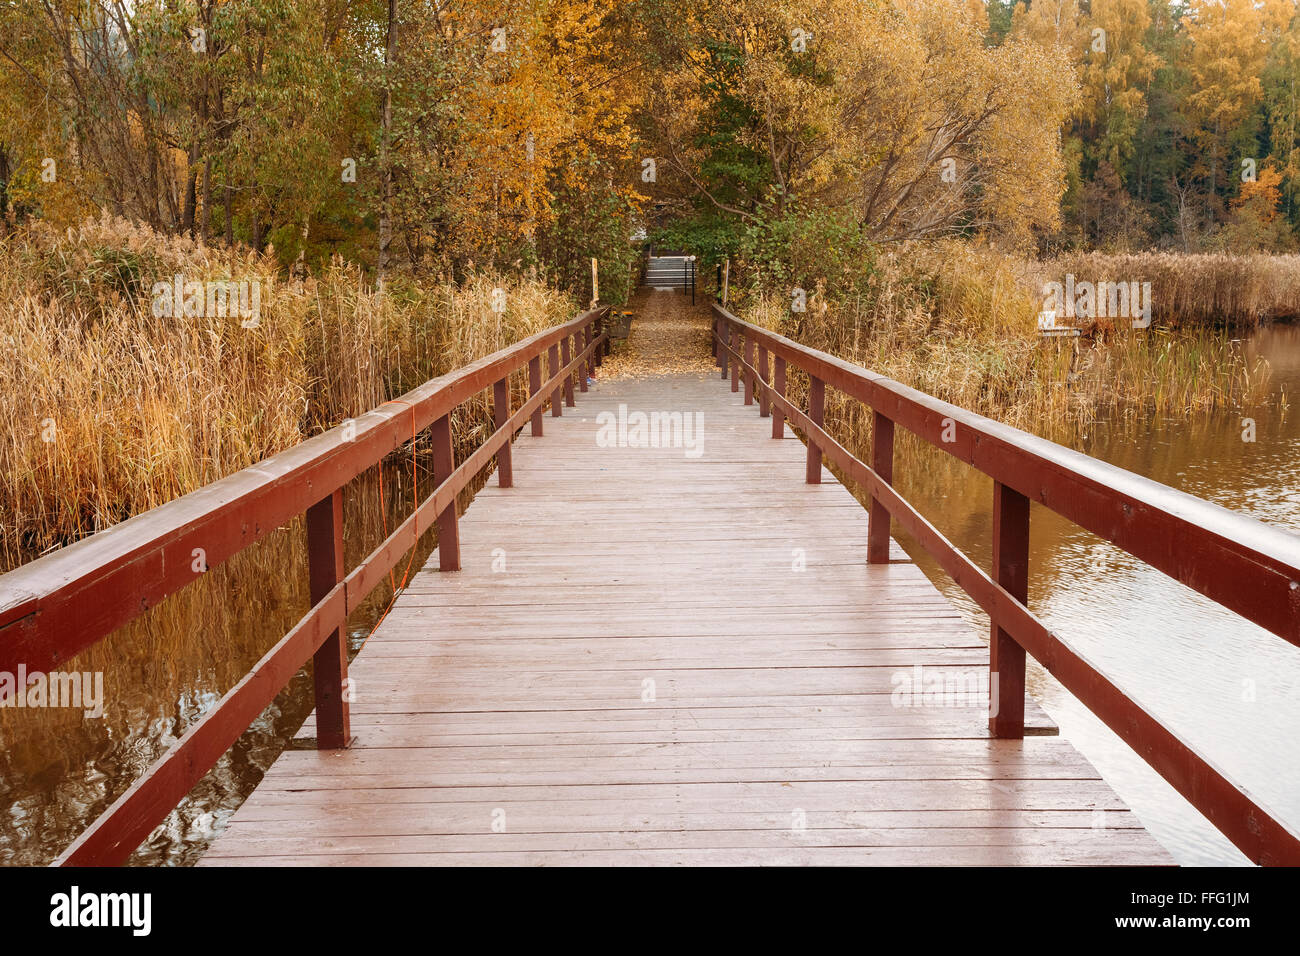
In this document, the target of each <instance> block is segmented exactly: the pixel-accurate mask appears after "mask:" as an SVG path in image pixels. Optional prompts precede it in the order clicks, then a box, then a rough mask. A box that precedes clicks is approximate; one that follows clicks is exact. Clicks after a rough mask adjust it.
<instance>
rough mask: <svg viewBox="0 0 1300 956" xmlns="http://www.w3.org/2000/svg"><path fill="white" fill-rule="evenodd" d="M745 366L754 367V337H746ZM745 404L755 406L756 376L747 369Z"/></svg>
mask: <svg viewBox="0 0 1300 956" xmlns="http://www.w3.org/2000/svg"><path fill="white" fill-rule="evenodd" d="M745 364H746V365H748V366H749V367H750V368H753V367H754V337H753V336H752V335H746V336H745ZM745 404H746V405H753V404H754V374H753V373H752V372H751V371H750V370H749V369H748V368H747V369H745Z"/></svg>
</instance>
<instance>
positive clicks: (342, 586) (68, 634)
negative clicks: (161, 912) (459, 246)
mask: <svg viewBox="0 0 1300 956" xmlns="http://www.w3.org/2000/svg"><path fill="white" fill-rule="evenodd" d="M608 313H609V309H608V308H607V307H606V308H601V309H594V310H591V311H588V312H584V313H582V314H580V315H579V316H577V317H576V318H574V319H572V320H570V321H569V322H566V323H564V324H562V325H558V326H555V327H553V328H550V329H547V330H545V331H542V332H539V333H537V334H536V335H533V336H531V337H529V338H527V339H524V340H522V341H520V342H517V343H516V344H514V345H512V346H509V347H507V348H504V349H501V350H499V351H497V352H494V353H493V354H491V355H489V356H486V357H485V358H482V359H479V360H478V361H476V362H473V363H472V364H470V365H468V366H466V367H465V368H463V369H459V370H457V371H455V372H451V373H449V374H447V375H443V376H440V377H439V378H435V379H432V380H430V381H428V382H426V383H425V384H423V385H420V386H418V387H417V388H415V389H413V390H411V391H410V392H408V393H406V394H405V395H404V396H402V397H401V398H400V399H396V400H394V401H392V402H388V403H385V404H384V405H382V406H380V407H379V408H376V409H373V410H372V411H370V412H367V413H366V414H364V415H362V416H360V417H358V418H357V419H355V420H353V421H351V422H345V423H344V424H343V425H340V426H338V427H336V428H333V429H331V430H329V431H327V432H325V433H324V434H322V435H319V436H316V437H315V438H312V439H309V440H308V441H305V442H303V443H301V444H299V445H295V446H294V447H292V448H290V449H288V450H286V451H283V452H281V453H279V454H277V455H274V456H272V457H270V458H268V459H266V460H265V461H262V462H260V463H259V464H257V465H253V466H251V467H249V468H245V469H243V470H242V471H239V472H236V473H235V474H233V475H230V476H229V477H227V478H224V479H222V480H220V481H217V482H214V483H212V484H210V485H206V486H204V487H203V488H200V489H198V490H197V491H194V492H191V493H190V494H188V495H185V496H184V497H181V498H178V499H176V500H174V501H171V502H168V503H167V504H164V505H161V506H160V507H157V508H153V509H151V510H150V511H147V512H145V513H143V514H141V515H138V516H136V517H134V518H131V519H129V520H127V521H124V522H122V523H121V524H119V525H116V526H114V527H112V528H109V529H107V530H105V531H102V532H99V533H97V534H94V535H91V536H89V537H87V538H84V539H82V540H81V541H78V542H76V543H74V544H71V545H69V546H67V547H66V548H63V549H62V550H60V551H58V552H55V553H54V554H51V555H49V556H47V557H44V558H39V559H37V560H35V561H32V562H30V563H29V564H26V565H23V566H22V567H20V568H17V569H16V570H14V571H11V572H9V573H8V574H5V575H3V576H0V670H8V671H10V672H13V671H15V670H16V669H17V666H18V665H19V664H23V665H26V668H27V670H28V671H29V672H33V673H34V672H36V671H38V670H39V671H44V670H48V669H49V668H50V667H51V666H53V665H57V664H59V663H60V662H62V661H65V660H67V659H68V658H70V657H72V656H73V655H75V654H77V653H78V652H80V651H82V650H84V649H85V648H87V647H89V646H90V645H92V644H94V643H96V642H98V641H99V640H102V639H103V638H104V637H105V636H107V635H108V634H110V633H111V632H112V631H114V630H116V629H117V628H119V627H121V626H122V625H124V624H126V623H128V622H130V621H131V620H134V619H135V618H136V617H139V616H140V615H141V614H143V613H144V612H145V610H147V609H148V608H149V607H152V606H153V605H155V604H157V603H158V602H159V601H161V600H162V599H163V598H165V597H167V596H168V595H170V594H173V593H175V592H176V591H178V590H180V589H181V588H183V587H184V586H185V585H187V584H190V583H191V582H193V581H194V580H197V579H198V578H199V577H201V576H202V574H203V573H205V572H206V571H207V570H209V569H211V568H213V567H215V566H217V565H218V564H220V563H222V562H223V561H226V560H228V559H229V558H230V557H232V556H233V555H235V554H236V553H238V552H239V551H242V550H243V549H244V548H246V547H248V546H249V545H251V544H253V543H254V542H256V541H258V540H259V539H261V538H263V537H265V536H266V535H267V534H268V533H269V532H270V531H272V530H273V529H275V528H277V527H279V526H281V525H283V524H285V523H287V522H288V521H290V520H292V519H293V518H295V517H296V516H297V515H300V514H304V513H305V514H306V518H307V539H308V556H309V577H310V584H311V601H312V608H311V609H310V610H309V611H308V612H307V614H306V615H305V616H304V617H303V618H302V619H301V620H299V622H298V623H297V624H296V625H295V626H294V627H293V629H291V630H290V631H289V633H288V634H286V635H285V636H284V637H283V638H282V639H281V640H280V641H279V642H278V643H277V644H276V645H275V646H274V647H273V648H271V650H270V651H268V652H267V653H266V655H265V656H263V658H262V659H261V660H260V661H259V662H258V663H257V664H256V665H255V666H254V667H253V668H252V670H251V671H250V672H249V673H248V674H247V675H246V676H245V677H244V678H243V679H242V680H241V681H239V683H237V684H236V685H235V686H234V687H233V688H231V689H230V690H229V691H228V692H227V693H226V694H225V695H224V696H223V697H222V698H221V700H220V701H219V702H218V703H217V704H216V706H214V707H213V708H212V709H211V710H209V711H208V712H207V713H205V714H204V715H203V716H202V717H201V718H199V720H198V721H196V722H195V723H194V724H193V725H192V726H191V727H190V728H189V729H188V730H187V731H186V733H185V734H184V735H183V736H182V737H181V738H180V739H179V740H178V741H177V742H176V743H175V744H174V745H173V746H172V747H171V748H170V749H169V750H168V751H167V752H166V753H165V754H164V755H163V756H162V757H161V758H159V760H158V761H157V762H156V763H155V764H154V765H153V766H152V767H151V768H150V769H149V770H148V771H147V772H146V773H145V774H144V775H143V776H142V777H141V778H140V779H139V780H137V781H136V782H135V783H134V784H133V785H132V786H131V787H130V788H129V789H128V790H127V792H126V793H124V794H123V795H122V796H121V797H119V798H118V799H117V800H116V801H115V802H114V803H113V804H112V806H110V807H109V808H108V809H107V810H106V811H105V812H104V813H103V814H102V815H101V816H100V817H99V819H97V820H96V821H95V822H94V823H93V824H92V825H91V826H90V827H89V828H88V829H87V830H86V831H85V832H84V833H82V834H81V836H80V837H78V838H77V840H76V841H75V842H74V843H73V844H72V845H71V846H70V847H68V849H67V850H65V851H64V853H63V854H62V855H60V857H59V858H58V860H56V861H55V862H56V865H59V864H72V865H113V864H118V863H121V862H123V861H125V859H126V858H127V857H128V856H129V855H130V854H131V852H132V851H133V850H134V849H135V848H136V847H137V846H138V845H139V844H140V843H141V841H143V840H144V839H145V837H147V836H148V835H149V833H150V832H151V831H152V830H153V828H154V827H155V826H157V824H158V823H159V822H161V821H162V820H163V819H164V818H165V817H166V815H167V814H168V813H170V812H171V810H172V809H173V808H174V807H175V806H176V805H177V803H179V801H180V800H181V799H182V798H183V797H184V796H185V794H187V793H188V792H189V791H190V789H192V788H193V786H194V784H196V783H197V782H198V781H199V780H200V779H201V778H202V777H203V775H204V774H205V773H206V772H207V771H208V770H209V769H210V768H211V767H212V765H213V764H215V763H216V761H217V760H218V759H219V758H220V757H221V755H222V754H223V753H225V751H226V750H228V749H229V748H230V746H231V745H232V744H233V743H234V742H235V740H236V739H237V738H238V737H239V735H240V734H242V733H243V731H244V730H246V729H247V727H248V726H249V725H250V724H251V723H252V722H253V720H255V719H256V718H257V715H258V714H260V713H261V712H262V711H263V710H264V709H265V708H266V706H267V705H269V704H270V703H271V701H272V700H274V698H275V696H276V695H277V694H278V693H279V692H280V691H281V690H282V689H283V688H284V687H285V685H286V684H287V683H288V682H289V680H290V679H292V677H293V675H294V674H296V673H297V672H298V670H299V669H300V668H301V667H302V666H303V665H304V664H305V663H306V662H307V660H308V659H309V658H313V659H314V660H315V668H314V671H315V682H316V686H315V691H316V709H317V725H318V726H317V738H318V745H319V746H320V747H321V748H322V749H333V748H338V747H344V746H346V745H347V743H348V741H349V739H350V738H349V733H348V731H349V727H348V708H347V701H346V699H345V697H346V695H345V692H344V690H345V687H346V681H347V644H346V641H345V640H344V639H343V636H342V633H341V629H342V626H343V624H344V622H345V621H346V619H347V616H348V614H350V613H351V612H352V611H354V610H355V609H356V608H357V607H358V606H359V605H360V604H361V603H362V601H364V600H365V598H366V596H367V595H368V594H369V593H370V591H371V590H372V589H373V588H374V587H375V586H376V585H377V584H379V583H380V581H382V580H383V579H384V578H385V576H386V575H387V574H388V572H389V571H390V570H392V569H393V568H394V567H395V566H396V565H397V562H398V561H399V560H400V558H401V556H402V555H403V554H405V553H406V552H407V551H409V550H410V549H411V548H413V547H414V546H415V544H416V542H417V541H418V539H419V537H420V536H421V535H422V534H424V533H425V532H426V531H428V530H429V529H430V528H432V527H433V526H434V525H435V524H436V525H437V527H438V538H439V556H440V566H441V568H442V570H458V569H459V567H460V548H459V536H458V533H457V516H456V496H457V495H458V494H459V493H460V492H461V491H462V490H463V489H464V488H465V487H467V486H468V484H469V483H470V482H471V481H472V480H473V478H474V476H475V475H476V474H477V473H478V472H479V471H481V470H482V469H483V468H485V467H486V466H487V465H488V464H489V463H490V462H491V460H492V458H493V456H494V455H495V456H497V460H498V476H499V480H500V482H501V485H502V487H510V485H511V481H512V471H511V456H510V442H511V439H512V437H513V435H514V432H515V431H516V430H517V429H519V428H521V427H522V426H523V425H524V423H525V422H527V421H531V427H532V434H533V435H541V434H542V408H543V406H544V405H545V404H546V403H547V402H549V403H550V405H551V414H552V416H559V415H560V414H561V410H560V409H561V405H562V404H567V405H569V406H572V405H573V404H574V400H573V376H574V374H575V373H576V374H577V375H578V379H579V386H580V389H581V390H582V391H584V392H585V391H586V390H587V377H588V375H589V374H590V373H591V372H592V370H593V369H594V367H595V366H598V365H600V364H601V361H602V358H603V356H604V355H606V354H608V352H609V344H610V343H609V334H608V332H607V331H606V329H605V320H606V317H607V316H608ZM571 343H572V345H573V347H572V348H571V347H570V346H571ZM543 353H545V354H546V358H547V368H548V372H549V377H548V378H547V379H546V381H545V382H544V383H543V381H542V378H541V359H542V355H543ZM525 366H526V367H527V368H528V375H529V397H528V399H527V400H526V401H525V402H524V403H523V404H522V405H521V406H520V408H519V409H518V410H516V411H514V412H513V413H511V411H510V404H511V402H510V390H509V377H510V375H511V374H513V373H514V372H517V371H520V370H522V369H523V368H524V367H525ZM488 388H491V389H492V390H493V407H494V421H495V425H496V430H495V431H494V432H493V433H492V435H491V436H489V437H488V438H487V439H486V440H485V441H484V442H483V444H482V445H481V446H480V447H479V448H478V449H477V450H476V451H474V452H473V453H472V454H471V455H469V456H468V457H467V458H466V459H465V460H464V461H463V462H461V463H460V465H459V466H456V464H455V454H454V448H453V445H452V436H451V425H450V422H451V419H450V416H451V412H452V411H453V410H454V409H455V408H457V407H458V406H459V405H461V404H462V403H464V402H465V401H467V400H468V399H471V398H473V397H474V396H476V395H477V394H479V393H480V392H482V391H484V390H486V389H488ZM426 428H428V429H431V437H432V439H433V455H434V461H433V468H434V481H435V482H436V484H437V487H436V488H435V489H434V491H433V493H432V494H430V495H429V496H428V497H427V498H426V499H425V500H424V501H423V502H422V503H421V504H420V505H419V506H418V507H417V508H416V510H415V512H414V514H412V515H411V516H410V517H409V518H407V519H406V520H405V521H404V522H403V523H402V524H401V525H400V526H399V527H398V528H397V529H396V530H395V531H394V532H393V533H392V534H391V535H389V537H388V538H387V539H386V540H385V541H384V542H383V543H382V544H380V545H379V547H378V548H376V549H375V550H374V551H373V552H372V553H371V554H370V555H369V556H368V557H367V558H366V559H365V560H364V561H362V562H361V564H360V565H358V566H357V567H356V568H355V569H353V570H352V571H351V572H350V573H347V574H346V575H345V573H344V565H343V524H342V501H343V499H342V489H343V487H344V486H345V485H346V484H347V483H348V482H350V481H352V480H353V479H354V478H356V477H357V476H358V475H360V474H361V473H362V472H364V471H365V470H366V469H368V468H370V467H373V466H375V465H377V464H379V463H380V462H381V461H382V460H383V458H384V456H385V455H387V454H388V453H389V452H391V451H392V450H393V449H395V448H398V447H400V446H401V445H402V444H403V443H404V442H406V441H409V440H411V439H412V437H413V435H414V434H416V433H418V432H421V431H423V430H425V429H426ZM196 556H201V557H196Z"/></svg>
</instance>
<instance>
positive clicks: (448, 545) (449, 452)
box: [429, 415, 460, 571]
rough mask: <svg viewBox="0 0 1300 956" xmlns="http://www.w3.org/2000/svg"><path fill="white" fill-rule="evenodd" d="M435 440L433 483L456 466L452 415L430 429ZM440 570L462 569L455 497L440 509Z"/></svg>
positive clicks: (446, 416)
mask: <svg viewBox="0 0 1300 956" xmlns="http://www.w3.org/2000/svg"><path fill="white" fill-rule="evenodd" d="M429 438H430V439H431V440H432V442H433V483H434V484H435V485H440V484H442V483H443V482H444V481H446V480H447V479H448V478H449V477H450V476H451V473H452V472H453V471H455V470H456V451H455V449H454V448H453V447H452V444H451V416H450V415H443V416H442V418H439V419H438V420H437V421H435V422H434V423H433V425H432V427H431V428H430V430H429ZM438 570H439V571H459V570H460V528H459V526H458V525H457V519H456V500H455V499H454V498H453V499H452V501H451V503H450V504H449V505H447V507H446V508H444V509H443V510H442V511H441V512H439V513H438Z"/></svg>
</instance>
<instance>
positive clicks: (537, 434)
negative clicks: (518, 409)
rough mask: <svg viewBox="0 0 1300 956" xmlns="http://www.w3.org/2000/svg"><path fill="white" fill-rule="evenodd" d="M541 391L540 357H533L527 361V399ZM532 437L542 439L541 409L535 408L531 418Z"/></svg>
mask: <svg viewBox="0 0 1300 956" xmlns="http://www.w3.org/2000/svg"><path fill="white" fill-rule="evenodd" d="M541 390H542V357H541V356H540V355H534V356H533V357H532V358H530V359H529V360H528V397H529V398H532V397H533V396H534V395H536V394H537V393H538V392H540V391H541ZM532 425H533V437H534V438H541V437H542V407H541V406H540V405H539V406H537V410H536V411H534V412H533V418H532Z"/></svg>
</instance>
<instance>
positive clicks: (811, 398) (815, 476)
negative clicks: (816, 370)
mask: <svg viewBox="0 0 1300 956" xmlns="http://www.w3.org/2000/svg"><path fill="white" fill-rule="evenodd" d="M825 412H826V383H825V382H823V381H822V380H821V379H819V378H818V377H817V376H815V375H809V376H808V417H809V418H811V419H812V421H813V424H814V425H820V424H821V423H822V418H823V416H824V415H825ZM807 480H808V484H810V485H819V484H821V481H822V450H821V449H820V448H819V447H817V440H816V439H815V438H814V437H813V436H812V435H811V434H810V435H809V436H808V474H807Z"/></svg>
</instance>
